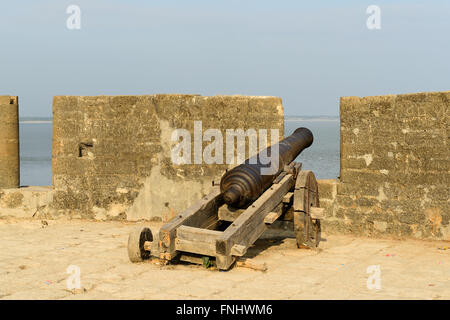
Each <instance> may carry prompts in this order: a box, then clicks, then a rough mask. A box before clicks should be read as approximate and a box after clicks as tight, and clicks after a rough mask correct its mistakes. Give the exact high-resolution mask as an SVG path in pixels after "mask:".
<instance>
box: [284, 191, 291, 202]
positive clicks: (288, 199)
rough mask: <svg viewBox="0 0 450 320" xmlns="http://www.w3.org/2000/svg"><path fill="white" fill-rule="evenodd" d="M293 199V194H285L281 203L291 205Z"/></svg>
mask: <svg viewBox="0 0 450 320" xmlns="http://www.w3.org/2000/svg"><path fill="white" fill-rule="evenodd" d="M293 197H294V193H293V192H288V193H286V194H285V196H284V197H283V203H291V201H292V198H293Z"/></svg>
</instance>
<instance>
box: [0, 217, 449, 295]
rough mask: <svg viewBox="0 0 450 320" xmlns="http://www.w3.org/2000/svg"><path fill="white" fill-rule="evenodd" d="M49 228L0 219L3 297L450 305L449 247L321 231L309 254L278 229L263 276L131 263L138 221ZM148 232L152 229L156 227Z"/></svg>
mask: <svg viewBox="0 0 450 320" xmlns="http://www.w3.org/2000/svg"><path fill="white" fill-rule="evenodd" d="M47 223H48V225H46V223H42V222H41V221H40V220H12V219H8V220H0V298H1V299H450V248H448V247H450V244H449V243H448V242H447V243H445V242H434V241H411V240H408V241H400V240H378V239H366V238H355V237H351V236H331V235H330V236H326V235H324V238H325V239H326V241H324V242H322V243H321V245H320V248H321V249H320V250H317V251H312V250H298V249H297V248H296V245H295V239H292V238H284V237H281V238H274V235H277V234H280V233H279V232H276V231H273V230H272V231H270V232H269V233H267V234H265V235H264V237H263V238H262V239H260V240H258V241H257V242H256V244H255V246H254V247H253V248H252V249H250V250H249V252H248V254H247V255H248V256H249V257H251V258H252V259H253V260H254V261H255V262H259V263H266V265H267V266H268V270H267V271H266V272H261V271H256V270H252V269H246V268H240V267H235V268H233V269H231V270H230V271H227V272H222V271H218V270H209V269H205V268H203V267H202V266H197V265H182V264H178V265H167V266H159V265H157V264H153V263H150V262H144V263H138V264H132V263H130V262H129V260H128V256H127V248H126V245H127V239H128V233H129V231H130V230H131V229H132V228H134V227H135V226H136V224H135V223H126V222H93V221H83V220H72V221H69V220H55V221H53V220H48V221H47ZM149 226H150V227H151V229H152V230H153V231H154V232H155V231H156V230H158V228H159V226H160V225H158V224H149ZM445 247H447V248H448V249H447V250H445ZM70 265H75V266H77V267H79V270H80V279H81V289H79V290H69V289H68V287H67V279H68V278H69V277H70V276H71V275H70V274H68V273H67V268H68V267H69V266H70ZM373 265H375V266H379V268H380V269H379V270H380V271H381V274H380V277H379V279H380V285H381V288H379V289H376V288H372V289H368V286H367V282H368V278H369V277H370V276H372V277H373V276H375V273H370V274H369V273H367V268H368V267H369V266H373ZM372 268H374V267H372ZM375 268H376V267H375ZM369 269H370V268H369ZM369 283H375V282H371V281H369Z"/></svg>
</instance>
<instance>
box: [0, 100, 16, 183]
mask: <svg viewBox="0 0 450 320" xmlns="http://www.w3.org/2000/svg"><path fill="white" fill-rule="evenodd" d="M19 183H20V163H19V100H18V98H17V97H13V96H0V188H17V187H18V186H19Z"/></svg>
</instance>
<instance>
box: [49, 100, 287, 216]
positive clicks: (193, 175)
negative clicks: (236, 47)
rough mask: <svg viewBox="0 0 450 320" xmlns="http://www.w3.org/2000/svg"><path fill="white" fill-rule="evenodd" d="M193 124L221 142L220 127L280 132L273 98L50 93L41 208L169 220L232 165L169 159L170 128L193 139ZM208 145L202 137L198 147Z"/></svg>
mask: <svg viewBox="0 0 450 320" xmlns="http://www.w3.org/2000/svg"><path fill="white" fill-rule="evenodd" d="M194 121H202V127H203V128H202V132H205V131H206V130H207V129H210V128H215V129H219V130H220V131H221V132H222V134H223V137H224V140H225V130H226V129H238V128H240V129H243V130H247V129H249V128H253V129H256V130H258V129H279V131H280V138H282V135H283V132H284V117H283V106H282V103H281V99H280V98H276V97H247V96H214V97H202V96H199V95H148V96H95V97H76V96H57V97H54V100H53V156H52V166H53V169H52V170H53V186H54V188H55V194H54V202H53V204H52V206H51V207H49V208H48V210H47V211H48V212H50V213H51V214H52V215H53V216H58V215H71V216H72V217H82V218H96V219H100V220H106V219H127V220H139V219H158V220H161V219H162V220H167V219H169V218H171V217H172V216H173V215H174V213H175V212H177V211H181V210H184V209H185V208H186V207H188V206H189V205H191V204H192V203H193V202H195V201H198V199H200V198H201V197H202V196H204V195H205V194H207V193H208V192H209V190H210V187H211V183H212V181H213V180H217V179H219V178H220V176H221V175H222V174H223V173H224V171H225V169H227V168H229V167H231V166H233V165H226V164H223V165H216V164H212V165H208V164H205V163H202V164H187V165H176V164H174V163H173V162H172V161H171V150H172V148H173V146H174V145H176V144H177V143H178V142H173V141H171V135H172V132H173V131H174V130H175V129H179V128H183V129H187V130H188V131H189V132H190V133H191V138H192V141H193V139H194V136H193V132H194ZM209 144H210V142H206V141H203V148H204V147H206V146H207V145H209ZM191 152H192V154H194V148H192V150H191ZM223 152H224V154H225V147H224V151H223ZM192 158H193V157H192ZM224 159H225V157H224Z"/></svg>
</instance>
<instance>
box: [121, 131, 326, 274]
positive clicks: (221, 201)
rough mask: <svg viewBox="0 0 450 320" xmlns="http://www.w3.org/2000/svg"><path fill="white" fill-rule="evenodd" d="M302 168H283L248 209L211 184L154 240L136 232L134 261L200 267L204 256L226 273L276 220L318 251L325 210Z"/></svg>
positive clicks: (132, 239) (131, 241) (291, 164)
mask: <svg viewBox="0 0 450 320" xmlns="http://www.w3.org/2000/svg"><path fill="white" fill-rule="evenodd" d="M302 129H303V128H302ZM285 140H287V139H285ZM311 143H312V135H311ZM309 145H310V144H309ZM309 145H308V146H309ZM298 153H300V152H295V153H294V154H293V155H291V156H290V157H288V160H290V159H291V158H292V157H293V158H295V157H296V154H298ZM301 167H302V165H301V163H298V162H295V161H290V162H289V163H288V164H287V165H284V166H283V167H282V168H280V170H278V172H277V173H276V175H274V176H273V178H271V179H270V180H271V182H270V184H269V186H268V187H264V189H263V190H262V191H261V194H260V195H259V196H258V197H256V199H255V200H253V201H249V203H248V204H246V205H245V206H244V208H236V207H235V206H232V205H229V204H227V202H230V201H227V199H226V197H224V193H225V192H224V191H223V190H222V191H221V187H223V186H219V185H214V183H213V187H212V190H211V192H210V193H209V194H208V195H207V196H205V197H204V198H203V199H201V200H200V201H198V202H197V203H195V204H194V205H193V206H191V207H190V208H188V209H187V210H185V211H184V212H182V213H181V214H179V215H177V216H176V217H174V218H173V219H172V220H171V221H169V222H168V223H167V224H165V225H164V226H162V228H161V229H160V231H159V234H158V235H156V236H155V237H153V234H152V232H151V231H150V229H149V228H146V227H142V228H139V229H136V230H135V231H133V232H132V233H131V234H130V237H129V241H128V254H129V258H130V260H131V261H132V262H139V261H143V260H144V259H148V258H150V257H151V256H153V257H157V258H159V259H161V260H162V261H165V262H168V261H173V260H175V259H180V260H182V261H188V262H193V263H199V264H202V263H203V261H204V260H203V257H209V258H210V259H211V260H214V259H215V264H216V266H217V268H218V269H221V270H227V269H229V268H230V267H231V266H232V265H233V263H234V262H235V261H236V259H237V258H238V257H242V256H244V255H245V254H246V252H247V249H248V248H250V247H251V246H252V245H253V244H254V242H255V241H256V240H257V239H258V238H259V237H260V236H261V235H262V234H263V233H264V231H266V230H267V228H268V226H270V225H271V224H272V223H274V222H275V221H276V220H281V221H292V222H293V229H294V232H295V235H296V240H297V246H298V247H299V248H314V247H317V246H318V244H319V241H320V231H321V227H320V220H321V219H323V218H324V210H323V209H321V208H319V194H318V185H317V181H316V178H315V176H314V174H313V172H312V171H302V170H301ZM223 180H224V178H222V181H223ZM222 181H221V183H222Z"/></svg>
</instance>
